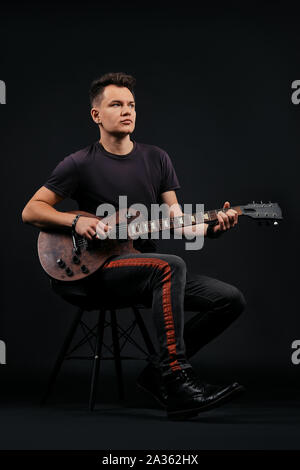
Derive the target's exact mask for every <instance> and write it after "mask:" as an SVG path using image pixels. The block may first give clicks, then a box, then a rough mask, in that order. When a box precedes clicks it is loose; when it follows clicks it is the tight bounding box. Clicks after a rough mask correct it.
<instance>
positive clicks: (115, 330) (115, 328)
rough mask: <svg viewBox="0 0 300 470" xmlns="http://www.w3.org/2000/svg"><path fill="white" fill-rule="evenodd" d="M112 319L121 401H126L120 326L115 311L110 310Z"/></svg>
mask: <svg viewBox="0 0 300 470" xmlns="http://www.w3.org/2000/svg"><path fill="white" fill-rule="evenodd" d="M110 318H111V334H112V340H113V347H114V358H115V368H116V374H117V381H118V392H119V399H120V400H124V397H125V393H124V382H123V373H122V362H121V356H120V343H119V336H118V326H117V318H116V311H115V310H110Z"/></svg>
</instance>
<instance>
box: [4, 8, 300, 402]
mask: <svg viewBox="0 0 300 470" xmlns="http://www.w3.org/2000/svg"><path fill="white" fill-rule="evenodd" d="M1 8H2V11H1V19H0V27H1V32H0V43H1V55H0V59H1V68H0V71H1V72H0V73H1V76H0V79H1V80H4V81H5V83H6V87H7V104H6V105H4V106H1V107H0V129H1V131H0V132H1V142H0V152H1V166H2V171H1V174H2V181H1V191H2V197H1V201H2V210H1V225H2V230H1V239H2V242H1V246H2V251H1V267H2V269H1V285H2V296H1V303H2V308H1V317H0V327H1V329H0V339H2V340H4V341H5V342H6V346H7V364H6V365H5V366H0V380H2V383H3V388H2V390H6V391H8V392H9V393H10V392H12V395H10V396H14V397H15V396H17V397H18V398H20V396H22V395H24V394H25V395H26V393H28V395H29V396H30V394H31V388H30V384H32V383H34V382H35V380H36V379H37V376H38V377H39V378H43V379H44V378H46V377H47V376H48V373H49V370H50V369H49V368H50V367H51V365H52V364H53V361H54V359H55V357H56V355H57V351H58V348H59V346H60V344H61V343H62V341H63V338H64V336H65V334H66V329H67V327H68V324H69V322H70V320H71V317H72V312H74V308H73V307H72V306H70V305H68V304H67V303H65V302H64V301H63V300H62V299H60V298H59V297H57V296H56V295H55V294H54V293H53V292H52V291H51V290H50V286H49V283H48V280H47V278H46V275H45V274H44V272H43V271H42V268H41V266H40V264H39V260H38V256H37V249H36V242H37V236H38V229H36V228H34V227H32V226H26V225H24V224H22V220H21V212H22V210H23V207H24V206H25V204H26V203H27V201H28V200H29V198H30V197H31V196H32V195H33V194H34V192H35V191H36V190H37V189H38V188H39V187H40V186H42V185H43V183H44V182H45V181H46V179H47V177H48V175H49V174H50V172H51V171H52V169H53V168H54V167H55V166H56V165H57V163H58V162H59V161H60V160H62V159H63V158H64V157H65V156H66V155H69V154H70V153H72V152H74V151H76V150H78V149H80V148H83V147H85V146H86V145H88V144H89V143H91V142H93V141H95V140H97V139H98V138H99V136H98V129H97V127H96V126H95V124H94V123H93V122H92V119H91V117H90V114H89V102H88V89H89V86H90V83H91V81H92V80H93V79H95V78H97V77H98V76H100V75H102V74H103V73H106V72H110V71H124V72H127V73H129V74H132V75H134V76H135V77H136V79H137V87H136V101H137V124H136V130H135V132H134V134H133V138H134V139H135V140H137V141H138V142H145V143H149V144H154V145H158V146H160V147H162V148H163V149H165V150H166V151H167V152H168V153H169V155H170V156H171V158H172V161H173V163H174V166H175V169H176V172H177V175H178V178H179V181H180V183H181V187H182V189H181V190H180V191H178V193H177V195H178V199H179V202H180V203H181V204H184V203H193V204H196V203H203V204H204V205H205V208H206V209H213V208H217V207H221V206H222V204H223V203H224V202H225V201H226V200H228V201H230V203H231V204H232V205H236V204H246V203H248V202H251V201H252V200H256V201H260V200H263V201H264V202H268V201H269V200H271V201H273V202H278V203H279V205H280V207H281V208H282V211H283V215H284V221H283V222H282V223H281V224H279V226H278V227H265V226H263V227H259V226H258V225H257V224H256V223H254V221H253V220H251V219H250V218H248V217H240V219H239V225H238V227H236V228H234V229H233V230H231V231H229V232H228V233H226V234H225V235H224V236H223V237H222V238H221V239H219V240H207V241H205V246H204V248H203V249H202V250H201V251H185V250H184V241H180V240H176V241H171V242H166V241H163V242H160V247H161V251H164V252H171V253H176V254H179V255H180V256H182V257H183V258H184V259H185V260H186V262H187V264H188V267H189V269H191V270H193V271H195V272H199V273H202V274H207V275H209V276H212V277H216V278H219V279H222V280H223V281H226V282H229V283H232V284H234V285H236V286H237V287H239V288H240V289H241V290H242V292H243V293H244V295H245V298H246V300H247V308H246V311H245V313H244V314H243V316H242V317H241V318H240V319H239V320H238V321H237V322H236V324H235V325H233V326H232V328H230V330H228V331H226V332H225V333H223V335H222V336H220V337H219V338H218V339H216V340H214V341H213V342H212V343H211V344H210V345H208V346H206V347H205V348H204V349H203V351H202V352H201V354H200V353H199V355H198V356H196V357H195V358H194V359H193V361H194V362H193V363H194V364H195V366H196V367H198V370H202V369H201V368H203V369H205V371H206V372H207V373H212V374H213V377H214V378H215V379H218V378H219V377H220V376H222V374H223V375H225V376H226V374H227V376H234V377H235V378H240V377H242V378H243V379H244V381H246V382H249V383H253V384H257V386H260V384H261V383H262V382H264V383H266V384H268V383H271V382H272V384H275V387H276V386H277V385H278V386H279V385H280V384H281V385H282V384H283V383H284V384H285V385H286V386H287V387H288V388H289V389H290V390H291V392H293V391H295V390H297V387H299V372H300V365H299V366H295V365H293V364H292V362H291V354H292V349H291V344H292V342H293V341H294V340H295V339H300V322H299V308H298V262H299V259H298V234H299V228H300V227H299V215H298V207H299V202H300V201H299V194H298V187H299V174H298V171H297V170H298V158H299V138H298V136H299V116H300V106H296V105H294V104H293V103H292V101H291V94H292V89H291V84H292V82H293V81H294V80H297V79H300V70H299V68H300V66H299V46H300V37H299V21H300V16H299V13H298V11H296V10H295V9H294V7H293V6H292V5H289V4H285V5H283V3H276V2H275V3H274V2H264V3H261V2H240V3H238V2H229V3H228V2H220V3H216V2H213V3H209V4H207V3H206V2H205V3H204V4H203V5H202V4H201V3H200V4H199V5H198V6H197V7H196V6H195V5H194V4H192V3H189V2H184V3H182V4H181V5H180V6H176V5H175V4H172V3H169V2H160V3H158V2H151V3H150V2H145V4H142V3H140V4H136V3H133V2H126V3H118V2H117V3H116V2H115V3H114V4H111V6H108V4H107V3H106V2H101V1H100V2H97V3H89V2H84V3H82V4H80V3H74V2H73V3H71V2H70V3H66V2H65V3H60V4H59V5H58V4H56V5H55V4H53V3H52V4H50V3H49V4H48V3H44V4H43V5H38V4H34V3H31V4H29V3H28V4H26V5H24V4H18V3H15V4H10V5H3V6H2V7H1ZM57 208H58V209H59V208H61V210H66V209H75V208H76V205H74V202H73V201H71V200H68V201H64V202H63V203H62V204H61V205H60V206H57ZM127 314H128V315H129V312H127ZM127 314H126V312H124V315H125V316H126V315H127ZM148 314H149V316H150V311H148ZM188 316H189V313H187V317H188ZM124 318H125V317H124ZM147 321H149V322H150V319H149V318H147ZM149 327H150V328H151V325H150V324H149ZM212 371H213V372H212ZM112 374H113V372H112ZM66 386H68V384H67V385H66ZM272 386H273V385H272Z"/></svg>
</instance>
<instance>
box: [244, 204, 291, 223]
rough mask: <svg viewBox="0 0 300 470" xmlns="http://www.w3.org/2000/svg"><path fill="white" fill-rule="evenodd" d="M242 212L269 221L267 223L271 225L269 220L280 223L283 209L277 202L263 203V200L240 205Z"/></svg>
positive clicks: (253, 217) (259, 219)
mask: <svg viewBox="0 0 300 470" xmlns="http://www.w3.org/2000/svg"><path fill="white" fill-rule="evenodd" d="M240 208H241V212H242V214H243V215H247V216H248V217H252V219H256V220H258V221H267V225H269V223H268V221H271V220H272V221H273V224H274V225H278V220H282V219H283V217H282V211H281V209H280V207H279V205H278V204H277V202H271V201H269V202H268V203H263V202H262V201H261V202H260V203H259V202H255V201H253V202H252V203H249V204H246V205H245V206H240Z"/></svg>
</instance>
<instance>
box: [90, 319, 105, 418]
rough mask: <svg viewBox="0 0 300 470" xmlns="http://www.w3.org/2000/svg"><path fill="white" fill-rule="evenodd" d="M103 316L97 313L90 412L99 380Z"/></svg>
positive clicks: (93, 405)
mask: <svg viewBox="0 0 300 470" xmlns="http://www.w3.org/2000/svg"><path fill="white" fill-rule="evenodd" d="M105 315H106V311H105V310H100V311H99V316H98V325H97V335H96V345H95V353H94V361H93V369H92V379H91V389H90V400H89V410H90V411H93V409H94V407H95V401H96V394H97V388H98V387H97V386H98V379H99V367H100V355H101V350H102V343H103V334H104V328H105V326H104V325H105Z"/></svg>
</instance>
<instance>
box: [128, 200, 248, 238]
mask: <svg viewBox="0 0 300 470" xmlns="http://www.w3.org/2000/svg"><path fill="white" fill-rule="evenodd" d="M228 209H234V210H236V211H237V213H238V215H242V214H243V212H242V209H241V206H233V207H230V208H228ZM228 209H223V208H221V209H214V210H211V211H207V212H195V213H193V214H184V216H183V215H182V216H181V215H180V216H176V217H171V218H163V219H156V220H149V221H142V222H136V223H135V222H131V223H130V225H129V227H128V231H129V235H137V234H139V235H143V234H147V233H154V232H161V231H163V230H169V229H176V228H180V227H189V226H191V225H196V224H200V223H209V222H213V221H214V220H217V219H218V216H217V213H218V212H219V211H223V212H226V211H227V210H228Z"/></svg>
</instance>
